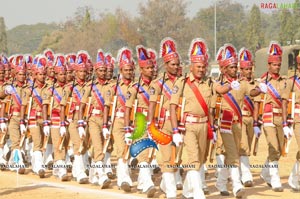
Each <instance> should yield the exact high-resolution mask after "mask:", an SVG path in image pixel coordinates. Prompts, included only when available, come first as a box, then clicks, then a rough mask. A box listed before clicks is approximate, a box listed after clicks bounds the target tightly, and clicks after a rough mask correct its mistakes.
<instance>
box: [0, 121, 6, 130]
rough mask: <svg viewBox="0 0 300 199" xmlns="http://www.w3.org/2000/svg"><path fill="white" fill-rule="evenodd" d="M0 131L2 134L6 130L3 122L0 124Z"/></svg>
mask: <svg viewBox="0 0 300 199" xmlns="http://www.w3.org/2000/svg"><path fill="white" fill-rule="evenodd" d="M0 129H1V131H2V132H4V131H6V130H7V125H6V123H5V122H2V123H0Z"/></svg>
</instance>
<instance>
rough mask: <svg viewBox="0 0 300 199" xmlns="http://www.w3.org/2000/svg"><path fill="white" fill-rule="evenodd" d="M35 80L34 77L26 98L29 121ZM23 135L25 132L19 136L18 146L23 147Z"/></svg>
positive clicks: (24, 135)
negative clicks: (27, 98)
mask: <svg viewBox="0 0 300 199" xmlns="http://www.w3.org/2000/svg"><path fill="white" fill-rule="evenodd" d="M35 81H36V79H34V81H33V84H32V86H31V92H30V97H29V100H28V105H27V106H26V113H27V121H29V118H30V112H31V107H32V100H33V99H32V94H33V89H34V85H35ZM25 137H26V134H25V133H24V134H23V135H22V136H21V139H20V144H19V146H20V147H23V144H24V141H25Z"/></svg>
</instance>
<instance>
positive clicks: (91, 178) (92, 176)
mask: <svg viewBox="0 0 300 199" xmlns="http://www.w3.org/2000/svg"><path fill="white" fill-rule="evenodd" d="M89 182H90V183H92V184H94V185H97V184H98V182H99V180H98V176H97V175H96V163H95V162H94V160H92V162H91V167H90V172H89Z"/></svg>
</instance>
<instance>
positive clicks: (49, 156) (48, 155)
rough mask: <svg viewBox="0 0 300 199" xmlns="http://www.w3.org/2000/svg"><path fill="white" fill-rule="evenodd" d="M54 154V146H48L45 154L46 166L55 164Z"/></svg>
mask: <svg viewBox="0 0 300 199" xmlns="http://www.w3.org/2000/svg"><path fill="white" fill-rule="evenodd" d="M52 153H53V145H52V144H47V146H46V151H45V153H44V162H45V164H46V165H48V164H49V163H51V162H52V163H53V155H52ZM50 166H51V165H50ZM48 169H50V168H48Z"/></svg>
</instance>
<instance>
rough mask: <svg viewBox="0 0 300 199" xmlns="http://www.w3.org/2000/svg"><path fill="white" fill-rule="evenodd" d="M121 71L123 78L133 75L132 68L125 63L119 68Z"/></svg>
mask: <svg viewBox="0 0 300 199" xmlns="http://www.w3.org/2000/svg"><path fill="white" fill-rule="evenodd" d="M121 73H122V76H123V78H124V79H126V80H130V79H132V75H133V68H132V66H129V65H125V66H123V67H122V68H121Z"/></svg>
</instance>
